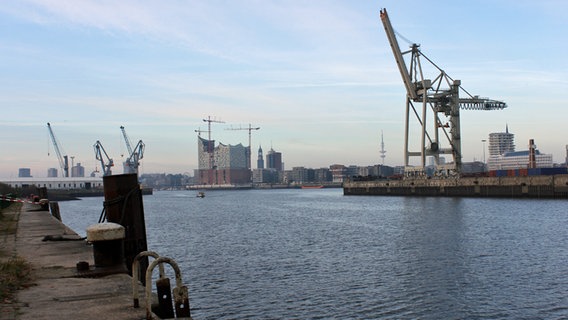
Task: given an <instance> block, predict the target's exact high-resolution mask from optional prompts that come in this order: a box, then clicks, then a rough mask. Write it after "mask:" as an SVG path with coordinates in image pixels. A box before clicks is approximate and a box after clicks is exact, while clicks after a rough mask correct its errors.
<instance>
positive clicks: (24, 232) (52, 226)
mask: <svg viewBox="0 0 568 320" xmlns="http://www.w3.org/2000/svg"><path fill="white" fill-rule="evenodd" d="M15 214H16V215H17V217H16V219H17V221H18V222H17V230H16V235H15V237H13V238H7V239H3V241H4V242H11V244H9V247H10V248H12V250H11V252H9V253H10V254H11V255H12V256H14V257H15V256H18V257H21V258H23V259H25V260H26V261H28V262H29V263H30V264H31V266H32V278H33V279H32V282H33V283H32V285H31V286H29V287H27V288H25V289H21V290H19V291H18V292H17V297H16V301H15V302H13V303H12V304H10V305H2V308H1V309H2V312H1V313H0V319H7V320H26V319H30V320H43V319H45V320H48V319H49V320H51V319H83V320H89V319H92V320H99V319H145V318H146V312H145V308H144V306H145V301H141V303H140V306H141V308H133V302H132V301H133V300H132V285H131V283H132V278H131V277H130V276H129V275H128V274H126V273H111V274H109V275H98V276H92V275H85V274H81V273H80V272H79V271H78V270H77V262H79V261H86V262H88V263H89V264H90V265H91V266H93V265H94V258H93V249H92V246H91V245H89V244H87V243H86V241H85V240H84V239H81V238H80V237H79V236H78V235H77V234H76V233H75V232H74V231H73V230H71V229H69V228H68V227H67V226H65V225H64V224H63V223H61V222H60V221H59V220H57V219H55V218H54V217H53V216H52V215H51V214H50V212H49V211H42V210H40V208H39V206H37V205H33V204H28V203H24V204H23V205H22V207H21V209H18V211H17V212H15ZM46 239H52V240H55V241H52V240H46ZM61 240H62V241H61ZM140 287H141V288H140V291H139V295H140V297H144V292H143V291H142V290H143V289H144V288H143V287H142V286H140Z"/></svg>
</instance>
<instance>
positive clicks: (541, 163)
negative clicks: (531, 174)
mask: <svg viewBox="0 0 568 320" xmlns="http://www.w3.org/2000/svg"><path fill="white" fill-rule="evenodd" d="M535 158H536V167H537V168H552V167H553V162H552V154H543V153H540V151H538V150H535ZM487 167H488V169H489V171H491V170H509V169H527V168H528V167H529V151H528V150H526V151H514V152H507V153H505V154H502V155H498V156H490V157H489V159H488V160H487Z"/></svg>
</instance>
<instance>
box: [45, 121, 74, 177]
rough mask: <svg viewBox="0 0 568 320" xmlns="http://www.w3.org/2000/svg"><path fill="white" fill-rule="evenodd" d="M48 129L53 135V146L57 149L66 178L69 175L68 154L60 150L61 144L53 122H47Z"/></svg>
mask: <svg viewBox="0 0 568 320" xmlns="http://www.w3.org/2000/svg"><path fill="white" fill-rule="evenodd" d="M47 129H48V130H49V135H50V136H51V141H52V142H53V147H54V149H55V153H56V154H57V159H58V160H59V166H60V167H61V170H62V171H63V176H64V177H65V178H68V177H69V160H68V157H67V155H62V154H61V151H60V150H59V144H58V143H57V139H56V138H55V134H54V133H53V130H52V129H51V124H49V122H48V123H47Z"/></svg>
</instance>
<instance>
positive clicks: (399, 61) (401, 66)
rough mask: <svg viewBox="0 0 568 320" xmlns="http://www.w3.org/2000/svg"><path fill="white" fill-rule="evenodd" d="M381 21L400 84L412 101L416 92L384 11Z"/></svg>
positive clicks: (384, 10) (415, 96)
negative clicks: (401, 83) (400, 80)
mask: <svg viewBox="0 0 568 320" xmlns="http://www.w3.org/2000/svg"><path fill="white" fill-rule="evenodd" d="M383 12H384V13H383ZM381 20H382V21H383V27H384V28H385V33H386V34H387V38H388V40H389V43H390V46H391V49H392V53H393V55H394V59H395V60H396V65H397V66H398V71H399V72H400V75H401V77H402V82H404V86H405V87H406V93H407V94H408V96H410V97H411V98H412V99H416V98H417V95H416V90H415V88H414V84H413V83H412V80H411V78H410V75H409V74H408V69H406V62H405V61H404V57H403V56H402V52H401V51H400V46H399V45H398V40H397V39H396V36H395V34H394V29H393V28H392V25H391V23H390V19H389V16H388V15H387V10H386V9H383V10H381Z"/></svg>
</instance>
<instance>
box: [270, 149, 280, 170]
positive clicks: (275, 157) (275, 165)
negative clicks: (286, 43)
mask: <svg viewBox="0 0 568 320" xmlns="http://www.w3.org/2000/svg"><path fill="white" fill-rule="evenodd" d="M266 168H268V169H276V170H277V171H282V170H283V169H284V168H283V165H282V153H280V152H276V151H274V149H272V148H270V151H268V153H267V154H266Z"/></svg>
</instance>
